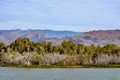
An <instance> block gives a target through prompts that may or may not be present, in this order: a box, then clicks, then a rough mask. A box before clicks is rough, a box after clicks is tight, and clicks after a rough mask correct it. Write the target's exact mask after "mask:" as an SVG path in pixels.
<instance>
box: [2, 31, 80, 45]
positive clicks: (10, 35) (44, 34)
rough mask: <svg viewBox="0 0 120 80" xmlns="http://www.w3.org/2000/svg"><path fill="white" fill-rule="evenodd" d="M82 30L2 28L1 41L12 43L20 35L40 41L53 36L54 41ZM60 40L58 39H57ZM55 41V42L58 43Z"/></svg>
mask: <svg viewBox="0 0 120 80" xmlns="http://www.w3.org/2000/svg"><path fill="white" fill-rule="evenodd" d="M77 34H80V32H72V31H53V30H19V29H18V30H0V42H4V43H6V44H10V43H12V42H13V41H15V40H16V39H17V38H19V37H21V38H22V37H27V38H29V39H30V40H31V41H34V42H40V41H43V40H49V38H51V39H52V40H54V39H55V40H54V41H57V40H59V39H60V38H64V37H67V36H75V35H77ZM57 42H58V41H57ZM57 42H54V43H57Z"/></svg>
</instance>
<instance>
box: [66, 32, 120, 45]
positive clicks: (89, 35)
mask: <svg viewBox="0 0 120 80" xmlns="http://www.w3.org/2000/svg"><path fill="white" fill-rule="evenodd" d="M66 39H67V40H69V41H73V42H75V43H83V44H87V45H89V44H100V45H105V44H117V45H120V30H98V31H90V32H84V33H83V34H80V35H76V36H72V37H67V38H66Z"/></svg>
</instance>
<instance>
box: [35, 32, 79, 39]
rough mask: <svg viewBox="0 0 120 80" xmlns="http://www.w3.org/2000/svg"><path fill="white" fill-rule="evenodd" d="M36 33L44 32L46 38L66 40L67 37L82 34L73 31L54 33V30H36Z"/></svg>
mask: <svg viewBox="0 0 120 80" xmlns="http://www.w3.org/2000/svg"><path fill="white" fill-rule="evenodd" d="M35 31H36V32H42V33H43V34H44V37H45V38H58V39H60V38H64V37H67V36H75V35H78V34H81V32H73V31H54V30H35Z"/></svg>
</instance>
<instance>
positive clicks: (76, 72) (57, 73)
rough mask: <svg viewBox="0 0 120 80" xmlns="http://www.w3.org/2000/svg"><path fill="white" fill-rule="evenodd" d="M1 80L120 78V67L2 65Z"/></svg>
mask: <svg viewBox="0 0 120 80" xmlns="http://www.w3.org/2000/svg"><path fill="white" fill-rule="evenodd" d="M0 80H120V68H109V69H107V68H100V69H97V68H95V69H92V68H90V69H88V68H75V69H69V68H67V69H65V68H52V69H24V68H6V67H0Z"/></svg>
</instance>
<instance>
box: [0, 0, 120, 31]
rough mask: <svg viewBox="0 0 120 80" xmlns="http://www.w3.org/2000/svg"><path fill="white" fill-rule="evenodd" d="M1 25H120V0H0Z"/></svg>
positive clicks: (69, 27) (78, 27) (93, 27)
mask: <svg viewBox="0 0 120 80" xmlns="http://www.w3.org/2000/svg"><path fill="white" fill-rule="evenodd" d="M0 29H52V30H72V31H89V30H98V29H120V0H0Z"/></svg>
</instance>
